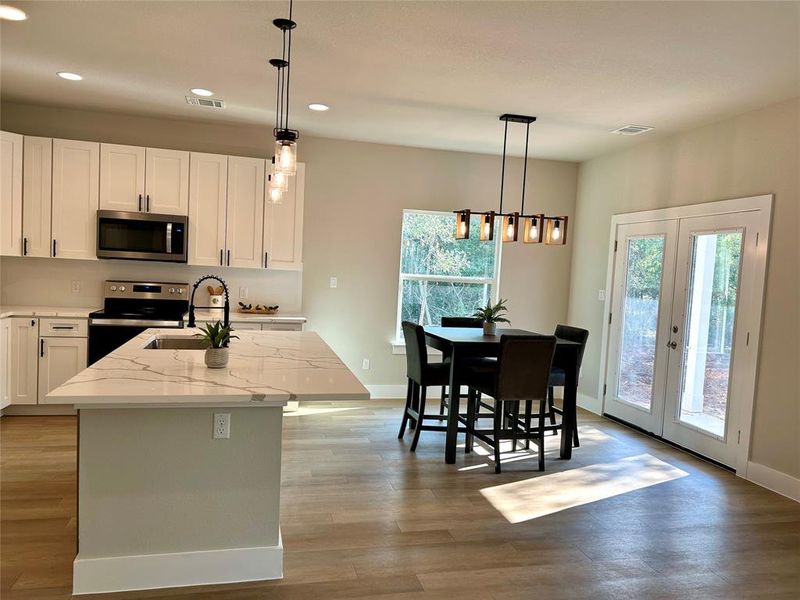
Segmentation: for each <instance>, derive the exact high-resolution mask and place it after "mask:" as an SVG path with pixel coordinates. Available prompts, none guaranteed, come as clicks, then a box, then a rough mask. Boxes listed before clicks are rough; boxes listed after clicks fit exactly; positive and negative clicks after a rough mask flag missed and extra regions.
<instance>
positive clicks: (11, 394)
mask: <svg viewBox="0 0 800 600" xmlns="http://www.w3.org/2000/svg"><path fill="white" fill-rule="evenodd" d="M0 324H2V336H0V337H2V343H3V352H2V355H3V358H4V359H5V360H4V365H3V381H2V382H1V384H0V385H2V403H3V404H5V403H6V402H8V403H9V404H36V386H37V373H36V367H37V364H36V363H37V357H38V354H39V353H38V348H37V343H38V341H39V323H38V321H37V320H36V319H31V318H29V317H9V318H6V319H2V320H0Z"/></svg>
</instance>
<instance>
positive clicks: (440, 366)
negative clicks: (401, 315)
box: [397, 321, 450, 452]
mask: <svg viewBox="0 0 800 600" xmlns="http://www.w3.org/2000/svg"><path fill="white" fill-rule="evenodd" d="M403 337H404V338H405V342H406V376H407V377H408V391H407V393H406V406H405V409H404V410H403V420H402V422H401V423H400V432H399V433H398V434H397V437H398V438H402V437H403V435H404V434H405V431H406V425H407V424H408V423H409V421H410V422H411V428H412V429H414V440H413V441H412V442H411V452H414V451H415V450H416V449H417V443H418V442H419V434H420V432H421V431H422V430H425V431H446V430H447V428H446V427H445V426H444V425H425V421H426V420H435V421H442V420H443V419H444V418H445V417H443V416H441V415H426V414H425V401H426V398H427V388H428V387H429V386H432V385H440V386H442V389H443V390H444V389H445V386H446V385H447V382H448V381H449V379H450V364H449V363H431V362H428V349H427V346H426V344H425V330H424V329H423V328H422V326H421V325H417V324H416V323H412V322H410V321H403Z"/></svg>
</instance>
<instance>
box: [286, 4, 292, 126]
mask: <svg viewBox="0 0 800 600" xmlns="http://www.w3.org/2000/svg"><path fill="white" fill-rule="evenodd" d="M292 7H293V2H292V0H289V20H290V21H291V20H292ZM286 63H287V64H286V88H285V89H286V109H285V115H284V118H285V119H286V121H285V123H284V129H289V89H290V88H289V79H290V77H291V76H292V30H291V29H290V30H289V46H288V49H287V52H286Z"/></svg>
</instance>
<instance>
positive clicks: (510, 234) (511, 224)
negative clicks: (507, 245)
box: [506, 221, 514, 237]
mask: <svg viewBox="0 0 800 600" xmlns="http://www.w3.org/2000/svg"><path fill="white" fill-rule="evenodd" d="M506 236H507V237H514V222H513V221H509V222H508V227H507V228H506Z"/></svg>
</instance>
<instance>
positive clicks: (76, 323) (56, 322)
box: [39, 318, 88, 337]
mask: <svg viewBox="0 0 800 600" xmlns="http://www.w3.org/2000/svg"><path fill="white" fill-rule="evenodd" d="M87 332H88V321H87V320H86V319H45V318H40V319H39V335H40V336H41V337H86V335H87Z"/></svg>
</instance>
